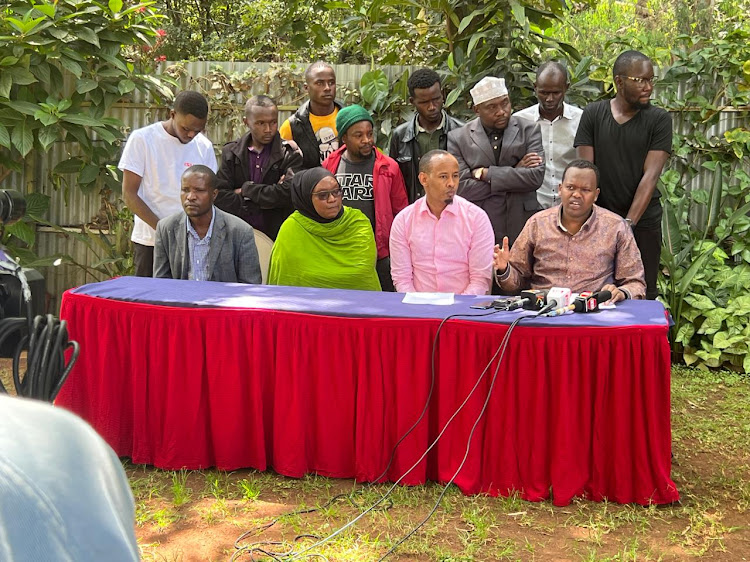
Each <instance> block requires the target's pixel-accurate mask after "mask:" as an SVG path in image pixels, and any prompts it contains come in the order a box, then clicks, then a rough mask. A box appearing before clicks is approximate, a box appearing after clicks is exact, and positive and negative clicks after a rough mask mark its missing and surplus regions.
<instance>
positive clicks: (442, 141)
mask: <svg viewBox="0 0 750 562" xmlns="http://www.w3.org/2000/svg"><path fill="white" fill-rule="evenodd" d="M407 86H408V87H409V103H411V104H412V105H413V106H414V109H415V113H414V115H413V116H412V117H411V118H409V120H408V121H407V122H406V123H402V124H401V125H399V126H398V127H396V130H395V131H393V136H392V137H391V147H390V154H389V155H390V157H391V158H393V159H394V160H395V161H396V162H398V166H399V168H400V169H401V174H402V175H403V176H404V183H405V184H406V195H407V197H408V198H409V203H414V201H416V200H417V199H419V198H420V197H422V196H423V195H424V188H423V187H422V184H421V183H420V182H419V160H420V158H422V156H423V155H424V154H427V153H428V152H430V151H431V150H437V149H440V150H446V148H447V147H448V132H449V131H452V130H453V129H457V128H459V127H461V126H463V124H464V123H463V121H459V120H458V119H456V118H454V117H451V116H450V115H448V113H447V112H446V111H445V110H444V109H443V90H442V88H441V84H440V76H439V75H438V73H437V72H435V71H434V70H430V69H429V68H420V69H419V70H416V71H414V73H412V75H411V76H409V81H408V82H407Z"/></svg>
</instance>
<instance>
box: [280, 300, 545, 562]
mask: <svg viewBox="0 0 750 562" xmlns="http://www.w3.org/2000/svg"><path fill="white" fill-rule="evenodd" d="M497 312H499V311H498V310H495V311H493V312H489V313H484V314H471V315H468V314H461V315H458V314H457V315H452V316H449V317H447V318H446V319H445V320H444V321H443V323H444V322H445V321H446V320H448V319H450V318H453V317H456V316H489V315H490V314H495V313H497ZM534 317H535V316H521V317H520V318H516V319H515V320H514V321H513V322H512V323H511V324H510V326H509V327H508V331H507V332H506V333H505V335H504V336H503V339H502V341H501V342H500V345H499V346H498V348H497V350H496V351H495V353H494V354H493V355H492V357H491V358H490V360H489V362H488V363H487V366H486V367H485V368H484V370H483V371H482V373H481V374H480V375H479V378H478V379H477V381H476V382H475V383H474V386H473V387H472V388H471V390H470V391H469V393H468V395H467V396H466V398H464V400H463V402H462V403H461V404H460V405H459V406H458V408H457V409H456V410H455V411H454V412H453V414H452V415H451V417H450V418H449V419H448V421H446V422H445V424H444V425H443V428H442V429H441V430H440V432H439V433H438V435H437V437H435V439H434V440H433V441H432V442H431V443H430V444H429V446H428V447H427V449H426V450H425V452H424V453H422V455H421V456H420V457H419V458H418V459H417V460H416V462H415V463H414V464H413V465H412V466H411V468H409V469H408V470H407V471H406V472H404V473H403V474H402V475H401V476H400V477H399V478H398V480H396V481H395V482H394V483H393V484H392V485H391V487H390V488H389V489H388V491H387V492H386V493H385V494H384V495H383V496H382V497H381V498H380V499H379V500H377V501H376V502H375V503H373V504H372V505H371V506H370V507H368V508H367V509H366V510H365V511H363V512H362V513H360V514H359V515H357V516H356V517H355V518H354V519H352V520H351V521H349V522H348V523H346V524H345V525H343V526H341V527H339V528H338V529H336V530H335V531H334V532H332V533H331V534H330V535H328V536H327V537H325V538H323V539H320V540H319V541H318V542H316V543H314V544H312V545H310V546H308V547H307V548H305V549H303V550H302V551H300V552H298V553H296V554H294V555H292V557H291V558H289V560H297V559H299V557H301V556H302V555H303V554H305V553H306V552H309V551H310V550H312V549H314V548H317V547H319V546H322V545H323V544H325V543H326V542H328V541H329V540H331V539H333V538H335V537H336V536H337V535H339V534H341V533H342V532H344V531H345V530H346V529H348V528H349V527H351V526H352V525H354V524H355V523H356V522H357V521H359V520H360V519H361V518H362V517H364V516H365V515H367V514H368V513H369V512H371V511H373V510H374V509H375V508H376V507H377V506H378V505H380V504H381V503H382V502H383V501H385V499H386V498H388V496H390V495H391V494H392V493H393V492H394V490H395V489H396V488H397V487H398V485H399V484H400V483H401V481H402V480H403V479H404V478H406V476H407V475H408V474H410V473H411V471H412V470H414V469H415V468H416V467H417V466H419V463H421V462H422V460H423V459H424V458H425V457H426V456H427V454H428V453H429V452H430V451H431V450H432V449H433V447H434V446H435V445H436V444H437V442H438V440H439V439H440V438H441V437H442V436H443V434H444V433H445V432H446V431H447V429H448V426H449V425H450V424H451V423H452V422H453V420H454V419H455V418H456V416H458V414H459V413H460V412H461V410H462V409H463V408H464V406H465V405H466V404H467V403H468V401H469V399H470V398H471V397H472V395H473V394H474V392H475V391H476V389H477V388H478V387H479V384H480V383H481V382H482V380H483V379H484V376H485V374H486V373H487V371H489V370H490V368H491V366H492V363H493V362H494V361H495V359H496V358H497V357H498V355H501V353H502V355H504V354H505V349H506V348H507V344H508V341H509V339H510V334H511V333H512V332H513V329H514V328H515V326H516V325H517V324H518V323H519V322H520V321H521V320H522V319H523V318H534ZM443 323H441V326H442V324H443ZM436 336H437V334H436ZM435 341H436V340H435ZM434 343H435V342H433V345H434ZM501 360H502V356H501ZM499 368H500V361H498V365H497V367H496V369H495V375H494V376H493V383H492V384H493V385H494V379H495V377H496V375H497V372H498V371H499ZM433 375H434V373H433ZM491 391H492V386H491V387H490V391H488V393H487V399H486V401H485V405H484V406H483V408H482V411H481V412H480V415H479V418H478V419H477V422H475V427H476V424H477V423H478V421H479V419H480V418H481V416H482V415H483V414H484V410H485V409H486V407H487V403H488V402H489V396H490V395H491ZM428 404H429V402H428ZM425 411H426V408H425ZM422 416H424V412H423V413H422ZM422 416H420V420H421V418H422ZM417 423H418V422H417ZM416 425H417V424H414V425H413V426H412V427H411V428H410V429H409V430H408V432H411V431H412V430H413V429H414V427H416ZM408 432H407V434H408ZM473 432H474V428H472V432H471V435H470V436H469V440H471V436H472V435H473ZM405 437H406V434H405V435H404V436H403V437H402V438H401V439H400V440H399V442H398V443H401V441H403V439H404V438H405ZM398 443H397V445H396V446H398ZM394 449H395V447H394ZM467 455H468V452H467ZM465 461H466V457H465V458H464V460H463V461H462V463H461V465H460V467H459V471H460V469H461V468H463V465H464V463H465ZM457 474H458V472H456V475H454V476H453V477H452V478H451V481H450V482H449V483H448V484H447V486H450V484H451V483H452V482H453V480H454V479H455V478H456V476H457ZM447 486H446V489H447ZM443 494H444V492H443ZM441 499H442V495H441ZM436 509H437V506H436V507H435V508H434V509H433V511H432V512H430V514H429V515H428V517H427V519H429V517H431V516H432V514H433V513H434V511H435V510H436ZM427 519H425V520H424V522H422V523H421V524H420V525H419V527H421V526H422V525H424V523H425V522H426V521H427ZM419 527H417V528H416V529H414V530H413V531H412V532H411V533H409V535H407V536H406V537H405V538H404V539H402V540H401V541H399V542H398V543H397V544H396V545H394V547H393V548H396V547H397V546H398V545H399V544H401V543H402V542H403V541H404V540H406V539H407V538H409V537H410V536H411V535H412V534H413V533H415V532H416V531H417V530H418V529H419ZM391 552H392V550H389V551H388V553H387V554H386V555H385V556H387V555H388V554H390V553H391ZM385 556H384V557H383V558H385ZM383 558H381V560H382V559H383Z"/></svg>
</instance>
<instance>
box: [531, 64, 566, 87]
mask: <svg viewBox="0 0 750 562" xmlns="http://www.w3.org/2000/svg"><path fill="white" fill-rule="evenodd" d="M547 70H552V71H557V72H559V73H560V74H562V75H563V77H564V78H565V83H566V84H567V83H568V82H570V76H568V69H567V68H565V65H564V64H562V63H559V62H557V61H556V60H548V61H546V62H543V63H542V64H540V65H539V68H537V69H536V79H537V81H539V78H540V77H541V76H542V74H544V72H545V71H547Z"/></svg>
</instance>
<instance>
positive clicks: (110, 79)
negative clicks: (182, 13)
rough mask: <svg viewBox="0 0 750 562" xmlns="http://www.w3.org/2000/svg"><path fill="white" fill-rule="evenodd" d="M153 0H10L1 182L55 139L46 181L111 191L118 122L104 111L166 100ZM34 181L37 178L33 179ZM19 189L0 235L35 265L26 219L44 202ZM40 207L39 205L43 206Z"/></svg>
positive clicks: (2, 55) (2, 79) (1, 71)
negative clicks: (136, 97)
mask: <svg viewBox="0 0 750 562" xmlns="http://www.w3.org/2000/svg"><path fill="white" fill-rule="evenodd" d="M153 6H154V2H151V1H145V2H141V3H137V2H136V3H132V4H124V3H123V1H122V0H109V2H107V3H101V2H97V1H95V0H10V1H8V2H5V3H4V6H3V9H2V11H0V108H1V111H0V181H2V180H3V179H4V178H5V177H7V176H8V175H9V174H10V173H11V172H12V171H20V170H22V169H23V167H24V165H26V166H29V165H31V161H30V158H32V156H33V154H34V152H40V153H44V152H47V151H49V150H51V149H52V147H53V146H54V145H55V144H56V143H60V142H65V143H67V146H68V147H70V150H69V152H68V154H67V158H66V159H64V160H62V161H60V162H58V163H57V164H56V166H55V167H54V169H53V170H52V171H51V173H50V178H49V179H50V181H51V182H52V183H53V185H54V186H55V187H61V186H64V187H65V188H66V189H69V188H70V186H71V185H74V186H76V188H80V189H82V190H84V191H93V190H96V189H99V190H102V189H105V190H110V191H112V190H114V191H118V190H119V189H120V178H119V174H118V173H117V172H116V170H115V169H114V167H112V166H111V164H112V163H113V162H114V159H115V158H116V155H117V153H118V151H119V148H120V141H121V139H122V136H123V134H122V130H123V128H124V125H123V123H122V122H121V121H120V120H118V119H114V118H111V117H107V116H106V114H107V110H108V109H109V108H110V107H112V105H113V104H114V103H116V102H117V101H119V100H120V99H121V98H123V96H129V95H131V94H132V93H133V92H134V91H136V90H140V91H142V92H149V93H151V94H153V95H155V96H156V97H157V99H162V98H167V99H169V98H171V96H172V92H171V90H170V89H169V88H168V87H167V86H166V85H165V83H164V82H163V81H162V80H159V79H157V78H154V77H153V76H151V74H150V71H151V70H153V67H154V63H155V61H154V60H153V56H152V55H153V47H154V46H155V45H157V44H159V42H160V41H162V40H163V37H164V32H163V31H162V30H160V29H157V24H158V22H159V20H160V16H158V15H157V14H156V12H155V11H154V9H153ZM40 179H41V178H40ZM44 198H45V196H42V195H40V194H38V193H29V194H27V200H28V203H29V205H28V206H29V209H28V212H27V216H26V217H25V218H24V220H23V221H21V222H19V223H17V224H15V225H12V226H10V227H8V228H6V229H5V230H4V231H3V242H4V243H5V244H9V245H10V246H11V247H13V252H14V254H15V255H17V256H19V257H20V258H21V259H22V262H23V263H25V264H30V263H35V264H39V263H40V262H39V261H38V260H37V259H36V256H35V255H34V254H33V252H32V249H33V245H34V241H35V223H36V222H39V221H41V219H42V218H43V215H44V213H45V212H46V210H47V207H48V206H49V201H47V200H44V204H42V200H43V199H44ZM42 207H44V208H43V209H42Z"/></svg>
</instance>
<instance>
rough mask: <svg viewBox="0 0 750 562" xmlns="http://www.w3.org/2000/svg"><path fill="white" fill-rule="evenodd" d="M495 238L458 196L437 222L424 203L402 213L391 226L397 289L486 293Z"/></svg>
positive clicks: (479, 214) (478, 213)
mask: <svg viewBox="0 0 750 562" xmlns="http://www.w3.org/2000/svg"><path fill="white" fill-rule="evenodd" d="M494 244H495V234H494V232H493V230H492V225H491V224H490V219H489V218H488V217H487V214H486V213H485V212H484V211H483V210H482V209H480V208H479V207H477V206H476V205H474V204H473V203H470V202H469V201H467V200H466V199H464V198H463V197H460V196H458V195H456V196H455V197H454V198H453V203H452V204H451V205H448V206H447V207H446V208H445V209H444V210H443V212H442V213H441V214H440V218H437V217H436V216H435V215H434V214H432V211H430V208H429V207H428V206H427V199H426V198H425V197H422V198H420V199H417V200H416V201H415V202H414V203H413V204H411V205H409V206H408V207H406V209H404V210H403V211H401V212H400V213H399V214H398V215H397V216H396V218H395V219H394V221H393V226H392V227H391V239H390V250H391V276H392V277H393V284H394V285H395V286H396V290H397V291H398V292H400V293H408V292H415V291H420V292H440V293H458V294H463V295H485V294H487V292H488V291H489V289H490V283H491V279H492V250H493V247H494Z"/></svg>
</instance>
